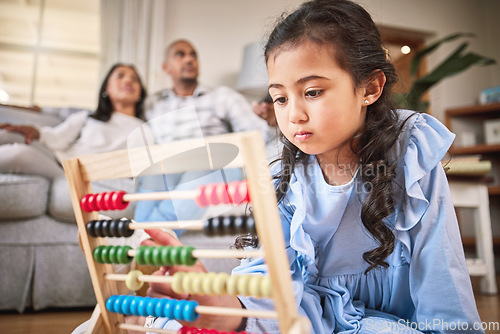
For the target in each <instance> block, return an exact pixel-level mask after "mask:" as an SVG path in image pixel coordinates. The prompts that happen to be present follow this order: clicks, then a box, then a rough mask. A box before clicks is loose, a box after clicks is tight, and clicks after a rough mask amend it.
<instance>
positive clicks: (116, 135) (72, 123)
mask: <svg viewBox="0 0 500 334" xmlns="http://www.w3.org/2000/svg"><path fill="white" fill-rule="evenodd" d="M146 94H147V93H146V90H145V88H144V86H143V85H142V82H141V79H140V77H139V75H138V73H137V71H136V69H135V68H134V66H132V65H126V64H115V65H114V66H113V67H112V68H111V69H110V71H109V72H108V74H107V75H106V78H105V79H104V81H103V83H102V85H101V89H100V90H99V102H98V106H97V109H96V110H95V111H94V112H93V113H89V112H88V111H87V110H82V111H80V112H77V113H74V114H72V115H70V116H69V117H68V118H67V119H66V120H65V121H64V122H62V123H61V124H59V125H58V126H56V127H42V128H37V127H36V126H29V125H12V124H7V123H3V124H2V123H0V129H3V130H5V131H0V144H2V145H0V172H1V173H17V174H34V175H40V176H45V177H48V178H55V177H57V176H59V175H62V174H63V169H62V167H61V165H60V163H61V162H62V161H63V160H65V159H68V158H73V157H76V156H81V155H88V154H94V153H101V152H108V151H113V150H118V149H124V148H126V147H127V137H128V135H129V134H130V133H131V132H132V131H133V130H134V129H136V128H137V127H139V126H141V124H143V122H144V100H145V98H146ZM19 134H21V135H22V136H24V143H23V142H22V140H19V137H21V136H19ZM16 135H17V136H16ZM16 137H17V139H16ZM16 141H19V142H16Z"/></svg>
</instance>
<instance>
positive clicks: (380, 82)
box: [363, 70, 386, 105]
mask: <svg viewBox="0 0 500 334" xmlns="http://www.w3.org/2000/svg"><path fill="white" fill-rule="evenodd" d="M385 81H386V77H385V74H384V72H382V71H381V70H376V71H373V73H372V75H371V76H370V78H369V79H368V82H367V84H366V86H365V94H364V96H363V102H364V104H366V105H368V104H372V103H375V102H376V101H377V100H378V98H379V97H380V95H382V92H383V90H384V85H385Z"/></svg>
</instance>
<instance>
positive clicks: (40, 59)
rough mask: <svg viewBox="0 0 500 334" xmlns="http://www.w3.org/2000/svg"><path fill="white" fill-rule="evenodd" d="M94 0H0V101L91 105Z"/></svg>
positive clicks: (95, 63)
mask: <svg viewBox="0 0 500 334" xmlns="http://www.w3.org/2000/svg"><path fill="white" fill-rule="evenodd" d="M99 36H100V0H85V1H81V0H0V103H5V104H13V105H22V106H27V105H38V106H40V107H82V108H90V109H93V108H95V107H96V105H97V96H96V94H97V91H98V89H99V87H98V86H99V82H98V75H99V50H100V41H99Z"/></svg>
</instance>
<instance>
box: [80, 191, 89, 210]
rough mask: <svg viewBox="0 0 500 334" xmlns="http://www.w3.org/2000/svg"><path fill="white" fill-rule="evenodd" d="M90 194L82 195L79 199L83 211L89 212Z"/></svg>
mask: <svg viewBox="0 0 500 334" xmlns="http://www.w3.org/2000/svg"><path fill="white" fill-rule="evenodd" d="M90 196H91V195H90V194H87V195H85V196H83V197H82V199H81V200H80V206H81V208H82V210H83V211H85V212H91V211H92V210H91V209H90V208H89V197H90Z"/></svg>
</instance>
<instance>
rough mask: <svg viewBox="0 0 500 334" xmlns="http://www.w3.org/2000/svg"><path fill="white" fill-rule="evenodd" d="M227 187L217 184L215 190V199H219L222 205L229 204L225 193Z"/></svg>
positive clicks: (225, 184)
mask: <svg viewBox="0 0 500 334" xmlns="http://www.w3.org/2000/svg"><path fill="white" fill-rule="evenodd" d="M227 188H228V185H227V183H219V184H218V185H217V188H216V190H215V191H216V192H217V198H219V202H220V203H223V204H229V203H230V202H229V195H228V193H227Z"/></svg>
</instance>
